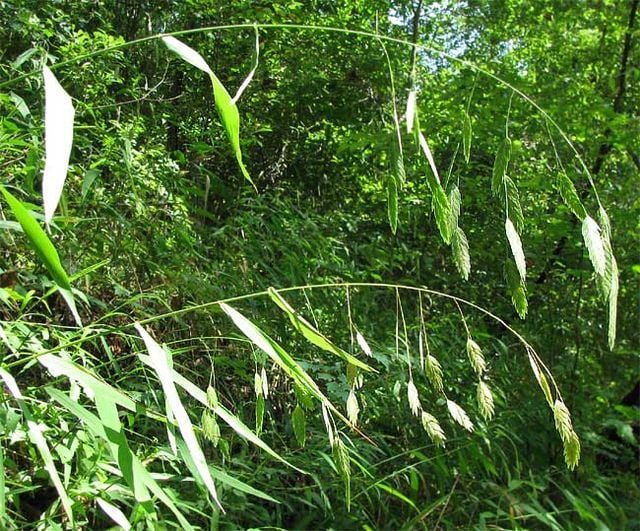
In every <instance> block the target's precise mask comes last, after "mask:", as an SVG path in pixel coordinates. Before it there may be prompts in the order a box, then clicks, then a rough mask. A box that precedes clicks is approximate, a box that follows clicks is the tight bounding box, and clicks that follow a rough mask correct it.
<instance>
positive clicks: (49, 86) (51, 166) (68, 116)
mask: <svg viewBox="0 0 640 531" xmlns="http://www.w3.org/2000/svg"><path fill="white" fill-rule="evenodd" d="M42 75H43V77H44V98H45V105H44V131H45V132H44V149H45V162H44V174H43V176H42V199H43V202H44V219H45V222H46V223H47V225H48V224H49V223H50V222H51V220H52V219H53V215H54V213H55V211H56V208H57V206H58V202H59V201H60V196H61V195H62V189H63V188H64V181H65V179H66V178H67V171H68V169H69V158H70V156H71V147H72V145H73V119H74V115H75V111H74V109H73V103H72V102H71V97H70V96H69V94H67V93H66V92H65V90H64V89H63V88H62V86H61V85H60V83H58V80H57V79H56V78H55V76H54V75H53V73H52V72H51V70H49V68H48V67H47V66H46V65H44V66H43V67H42Z"/></svg>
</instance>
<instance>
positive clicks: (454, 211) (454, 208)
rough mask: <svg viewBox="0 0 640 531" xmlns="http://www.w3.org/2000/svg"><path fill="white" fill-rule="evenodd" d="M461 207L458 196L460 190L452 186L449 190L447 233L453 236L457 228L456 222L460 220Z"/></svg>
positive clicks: (460, 199) (460, 200)
mask: <svg viewBox="0 0 640 531" xmlns="http://www.w3.org/2000/svg"><path fill="white" fill-rule="evenodd" d="M461 206H462V197H461V196H460V189H459V188H458V187H457V186H454V187H453V188H451V190H449V208H450V218H449V231H450V233H451V234H453V233H454V232H455V231H456V229H457V228H458V221H459V219H460V209H461Z"/></svg>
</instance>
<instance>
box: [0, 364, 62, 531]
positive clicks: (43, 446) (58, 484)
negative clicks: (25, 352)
mask: <svg viewBox="0 0 640 531" xmlns="http://www.w3.org/2000/svg"><path fill="white" fill-rule="evenodd" d="M0 378H2V380H3V381H4V383H5V385H6V386H7V389H8V390H9V392H10V393H11V394H12V395H13V397H14V398H15V399H16V402H17V403H18V406H19V407H20V409H21V410H22V414H23V415H24V418H25V420H26V423H27V434H28V436H29V439H31V442H32V443H33V444H34V445H35V447H36V448H37V449H38V453H39V454H40V457H42V462H43V463H44V468H45V470H46V471H47V472H48V474H49V478H50V479H51V482H52V483H53V486H54V487H55V489H56V492H57V493H58V496H59V497H60V501H61V502H62V507H63V509H64V512H65V513H66V515H67V518H69V523H70V525H71V526H72V527H73V525H74V518H73V509H72V507H71V506H72V505H73V502H72V501H71V498H69V495H68V494H67V491H66V489H65V488H64V485H63V483H62V480H61V479H60V475H59V474H58V471H57V470H56V466H55V464H54V462H53V456H52V455H51V450H50V449H49V444H48V443H47V440H46V439H45V437H44V435H43V434H42V431H43V430H42V426H40V425H39V424H38V423H37V422H36V421H35V419H34V417H33V414H32V413H31V409H30V408H29V406H28V405H27V402H26V400H25V399H24V396H23V395H22V393H21V391H20V388H19V387H18V384H17V383H16V380H15V378H14V377H13V376H12V375H11V374H9V373H8V372H7V371H6V370H5V369H4V368H2V367H0Z"/></svg>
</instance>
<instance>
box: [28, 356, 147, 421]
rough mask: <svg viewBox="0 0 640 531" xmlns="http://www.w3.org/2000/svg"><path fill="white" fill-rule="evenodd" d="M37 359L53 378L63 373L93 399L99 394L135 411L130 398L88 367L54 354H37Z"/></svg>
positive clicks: (134, 405) (133, 403)
mask: <svg viewBox="0 0 640 531" xmlns="http://www.w3.org/2000/svg"><path fill="white" fill-rule="evenodd" d="M37 360H38V362H39V363H40V364H41V365H43V366H44V367H45V368H46V369H47V370H48V371H49V372H50V373H51V375H52V376H53V377H54V378H57V377H59V376H62V375H64V376H66V377H67V378H69V380H71V381H73V382H77V383H78V384H80V385H81V386H82V388H83V389H84V391H85V394H86V395H87V396H89V398H91V399H94V398H95V397H96V396H99V397H102V398H104V399H107V400H109V401H110V402H113V403H114V404H118V405H120V406H122V407H124V408H125V409H128V410H129V411H132V412H135V411H136V403H135V402H134V401H133V400H131V398H129V397H128V396H127V395H125V394H124V393H123V392H122V391H120V390H118V389H116V388H115V387H113V386H111V385H109V384H108V383H106V382H105V381H103V380H101V379H100V378H98V377H97V376H96V375H95V374H94V373H93V372H91V371H90V370H89V369H87V368H85V367H82V366H80V365H77V364H76V363H74V362H73V361H71V360H69V359H65V358H61V357H60V356H57V355H55V354H42V355H40V356H38V358H37Z"/></svg>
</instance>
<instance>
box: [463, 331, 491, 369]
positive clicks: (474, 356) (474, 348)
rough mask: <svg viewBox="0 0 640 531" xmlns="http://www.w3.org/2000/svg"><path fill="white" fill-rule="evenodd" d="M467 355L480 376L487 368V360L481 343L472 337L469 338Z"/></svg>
mask: <svg viewBox="0 0 640 531" xmlns="http://www.w3.org/2000/svg"><path fill="white" fill-rule="evenodd" d="M467 357H468V358H469V362H470V363H471V366H472V367H473V370H474V371H475V372H476V374H477V375H478V376H480V375H482V373H483V372H484V371H486V370H487V362H486V361H485V359H484V355H483V354H482V349H481V348H480V345H478V343H476V342H475V341H474V340H473V339H471V338H470V337H469V338H468V339H467Z"/></svg>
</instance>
